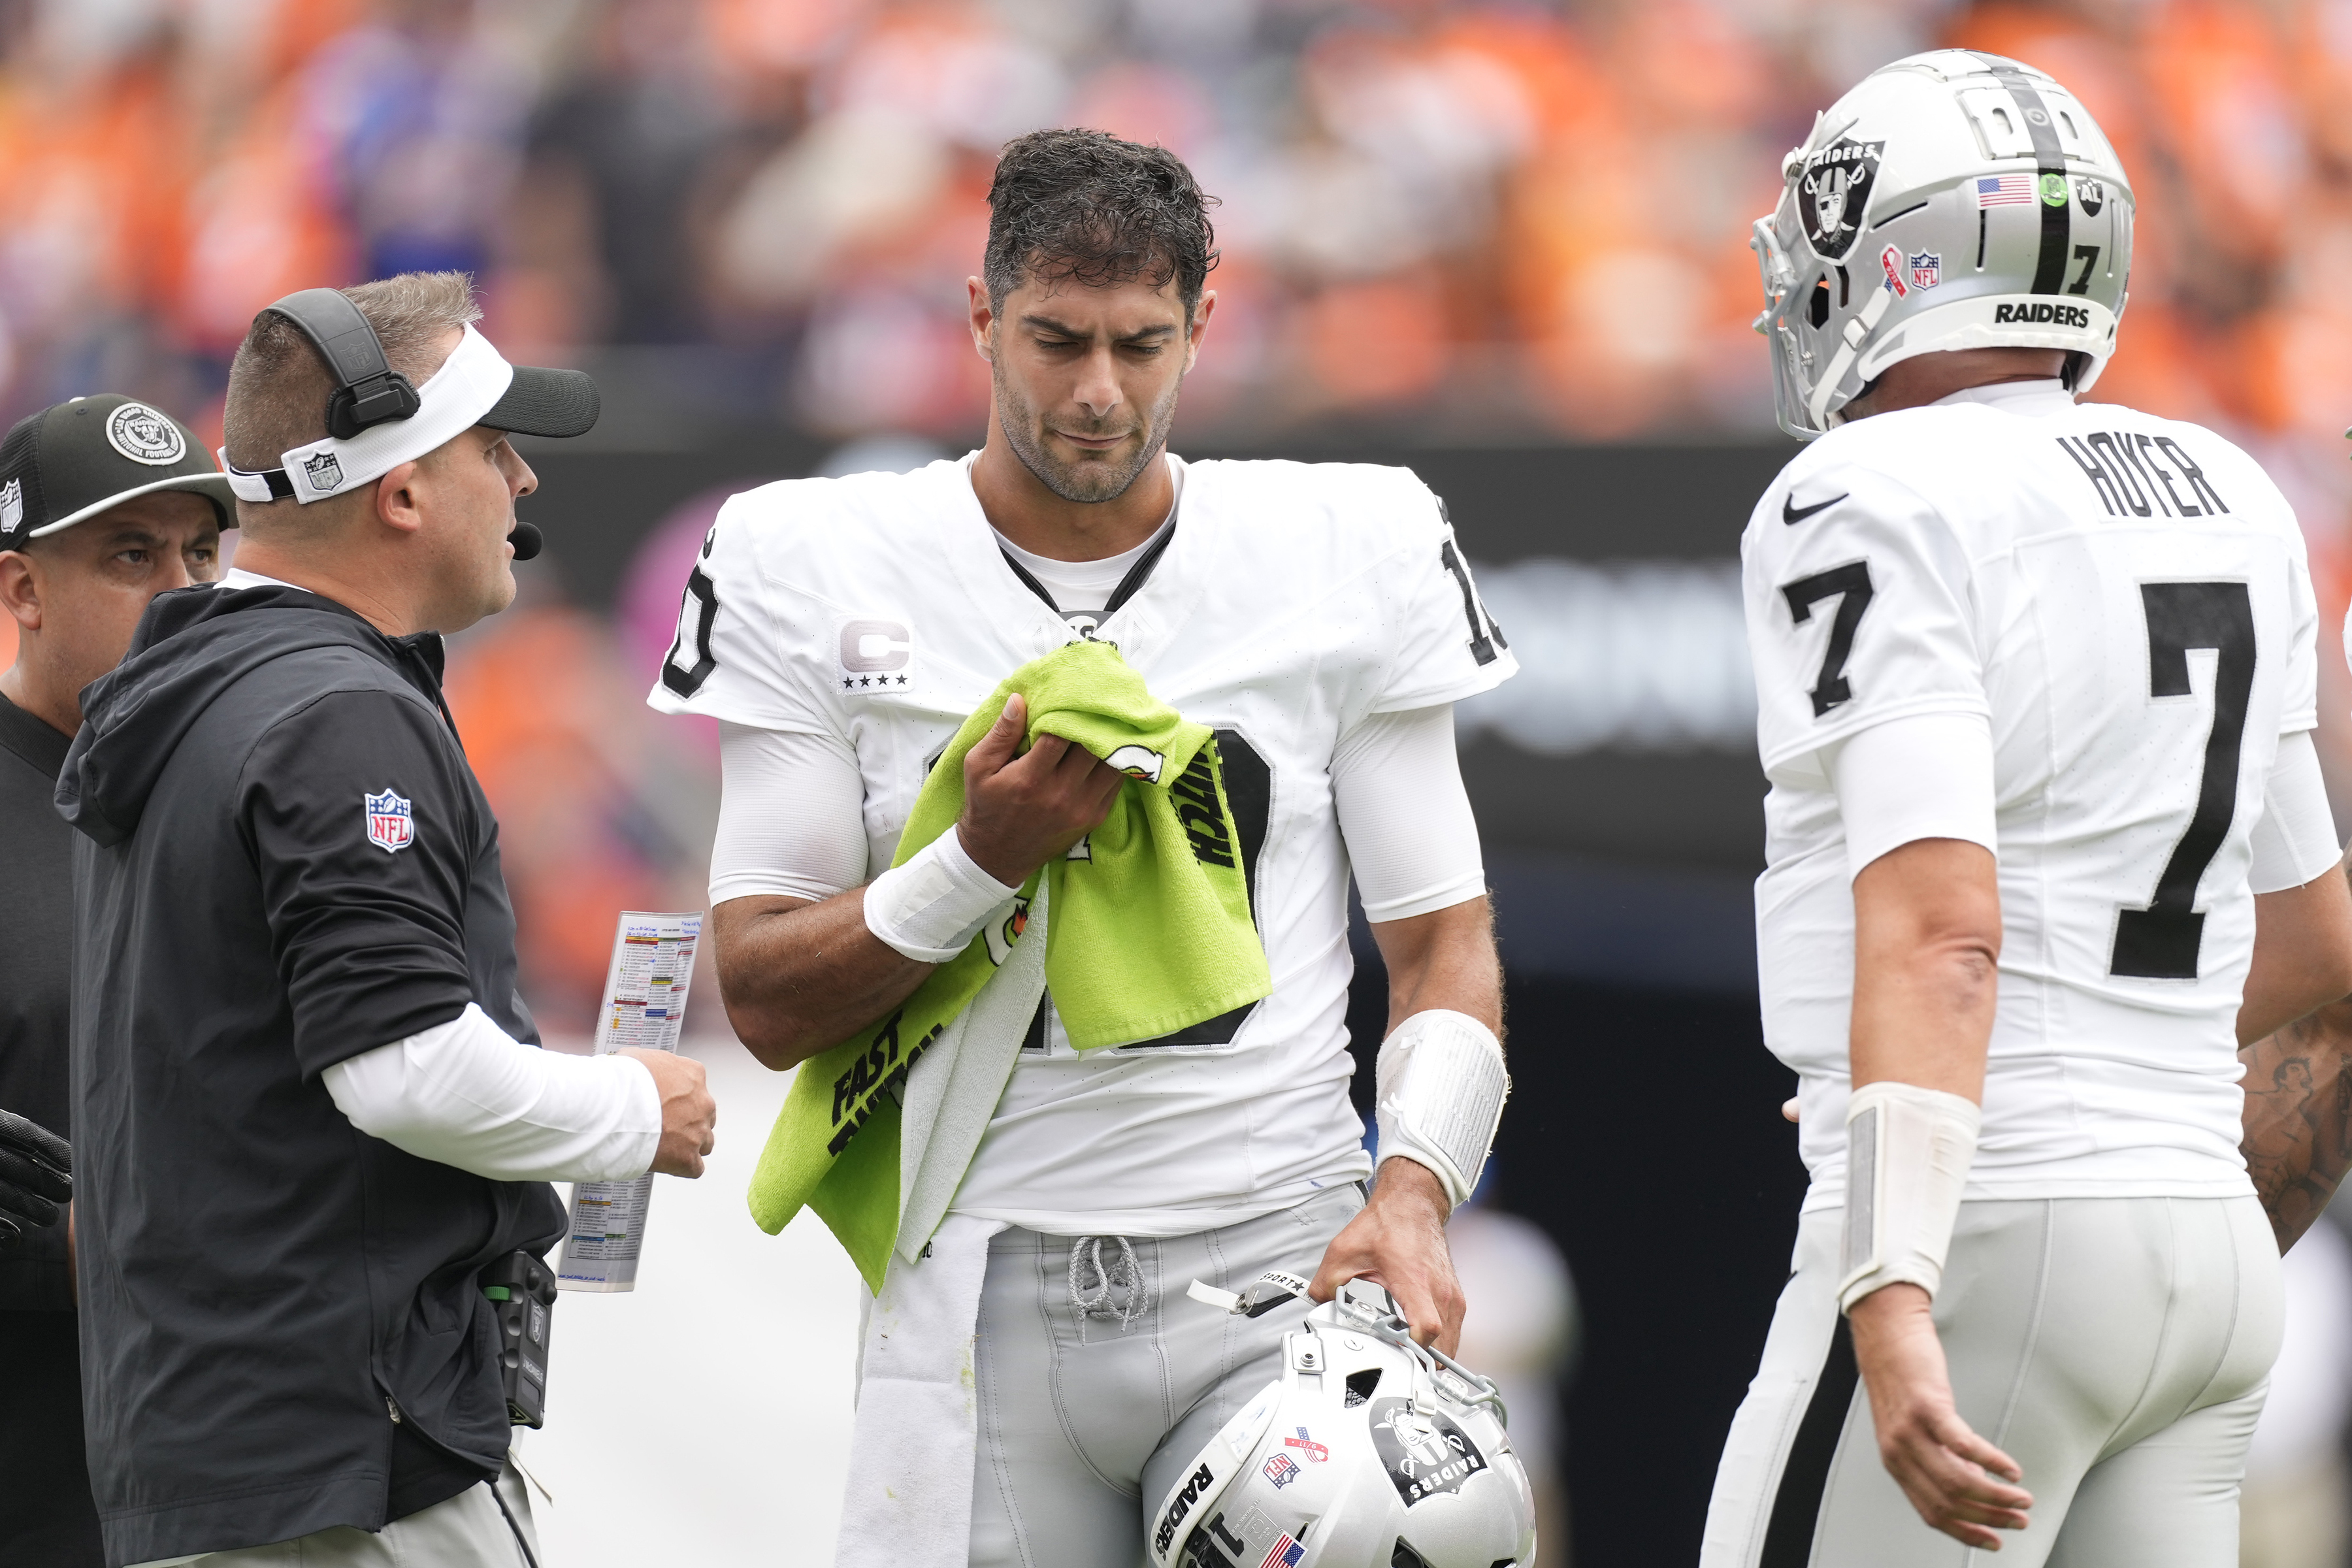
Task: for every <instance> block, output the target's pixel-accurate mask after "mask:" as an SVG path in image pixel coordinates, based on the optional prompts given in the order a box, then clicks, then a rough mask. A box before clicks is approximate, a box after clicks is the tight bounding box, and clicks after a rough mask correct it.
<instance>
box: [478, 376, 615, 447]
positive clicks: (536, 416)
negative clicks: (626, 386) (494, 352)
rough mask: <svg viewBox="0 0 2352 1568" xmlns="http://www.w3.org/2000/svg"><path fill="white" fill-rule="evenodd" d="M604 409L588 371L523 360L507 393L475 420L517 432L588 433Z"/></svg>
mask: <svg viewBox="0 0 2352 1568" xmlns="http://www.w3.org/2000/svg"><path fill="white" fill-rule="evenodd" d="M603 409H604V402H603V399H601V398H600V397H599V396H598V395H597V393H596V384H595V383H594V382H593V381H591V380H590V379H589V378H588V375H587V373H586V372H584V371H577V370H545V369H541V367H539V366H537V365H527V364H519V365H517V366H515V373H514V380H513V381H512V382H511V383H510V384H509V385H508V387H507V391H506V395H505V396H503V397H501V398H499V400H498V401H497V402H496V403H494V404H492V405H490V411H489V412H488V414H485V415H483V416H481V417H480V418H479V419H478V420H476V421H474V423H476V424H477V425H486V426H489V427H490V428H491V429H493V430H505V431H509V432H511V433H513V434H514V435H517V436H585V435H586V434H588V431H589V429H590V428H591V427H592V426H594V425H595V423H596V416H597V415H598V414H599V413H601V412H603Z"/></svg>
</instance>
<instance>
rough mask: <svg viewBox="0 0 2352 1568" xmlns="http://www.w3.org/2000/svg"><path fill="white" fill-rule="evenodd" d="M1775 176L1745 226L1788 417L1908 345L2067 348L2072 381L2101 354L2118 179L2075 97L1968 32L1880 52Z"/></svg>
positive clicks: (1816, 430) (2112, 341)
mask: <svg viewBox="0 0 2352 1568" xmlns="http://www.w3.org/2000/svg"><path fill="white" fill-rule="evenodd" d="M1780 174H1781V178H1782V182H1783V189H1782V191H1781V195H1780V205H1779V207H1778V208H1776V209H1775V210H1774V212H1773V213H1772V215H1771V216H1769V217H1763V218H1759V219H1758V220H1757V221H1756V227H1755V233H1754V237H1753V238H1752V239H1751V240H1750V241H1749V244H1750V245H1751V246H1752V247H1753V248H1754V249H1755V251H1756V258H1757V262H1758V264H1759V266H1760V267H1761V268H1762V269H1763V274H1764V294H1765V306H1764V313H1763V314H1762V315H1760V316H1759V317H1757V318H1756V330H1757V331H1759V332H1762V333H1764V334H1765V335H1766V336H1767V337H1769V338H1770V339H1771V340H1772V379H1773V401H1774V404H1775V405H1776V411H1777V413H1778V415H1779V416H1780V427H1781V428H1782V429H1783V430H1786V431H1787V432H1788V433H1789V434H1790V435H1791V436H1795V437H1800V438H1801V439H1807V440H1810V439H1811V438H1812V437H1815V436H1819V435H1821V434H1822V433H1823V432H1824V431H1826V430H1828V429H1829V428H1830V427H1831V426H1833V425H1836V424H1837V423H1838V422H1839V418H1840V411H1841V410H1843V408H1844V407H1845V405H1847V404H1848V403H1849V402H1851V401H1853V398H1855V397H1857V396H1859V395H1861V393H1862V391H1863V389H1864V387H1866V386H1867V385H1869V384H1870V383H1871V382H1873V381H1874V380H1875V379H1877V377H1878V376H1879V374H1881V373H1882V372H1884V371H1885V369H1886V367H1887V366H1889V365H1891V364H1894V363H1895V362H1897V361H1898V360H1906V359H1909V358H1910V357H1912V356H1913V355H1914V354H1924V353H1940V352H1943V351H1946V350H1951V349H1972V348H2002V347H2009V348H2043V349H2063V350H2065V351H2066V352H2067V354H2068V358H2067V361H2066V364H2067V383H2066V384H2067V385H2068V386H2069V387H2070V388H2071V389H2072V390H2074V391H2077V392H2080V391H2083V390H2084V389H2085V388H2087V387H2088V386H2089V385H2090V384H2091V383H2092V382H2093V381H2094V380H2095V379H2096V378H2097V376H2098V374H2099V371H2100V370H2101V369H2102V368H2103V367H2104V366H2105V363H2106V359H2107V356H2108V355H2109V354H2110V353H2114V352H2115V346H2116V320H2117V318H2119V317H2120V316H2121V315H2122V314H2123V309H2124V293H2125V287H2126V283H2127V282H2128V281H2129V279H2130V275H2131V241H2132V211H2133V200H2132V191H2131V184H2130V182H2129V181H2128V180H2127V179H2126V177H2125V175H2124V168H2123V164H2122V163H2121V162H2120V161H2119V160H2118V159H2117V158H2116V153H2115V149H2114V148H2113V147H2111V146H2109V145H2108V144H2107V139H2106V136H2105V133H2104V132H2101V131H2100V130H2099V127H2098V125H2097V124H2096V123H2095V121H2093V120H2092V119H2091V116H2090V114H2089V113H2088V112H2087V111H2086V110H2084V108H2083V106H2082V104H2081V103H2079V102H2078V101H2076V100H2075V99H2074V95H2073V94H2072V93H2070V92H2068V91H2067V90H2066V89H2064V88H2063V87H2061V86H2060V85H2059V84H2058V83H2057V82H2055V81H2053V80H2052V79H2050V78H2049V77H2047V76H2044V75H2043V74H2042V72H2040V71H2038V70H2035V69H2034V68H2032V67H2031V66H2023V65H2020V64H2018V63H2017V62H2016V61H2015V60H2010V59H2004V58H2001V57H2000V56H1999V55H1986V54H1977V53H1974V52H1971V51H1969V50H1966V49H1938V50H1936V51H1934V52H1933V53H1929V54H1924V55H1913V56H1911V57H1910V58H1907V59H1900V60H1897V61H1895V63H1894V64H1893V65H1890V66H1882V67H1881V68H1878V69H1877V70H1874V71H1873V72H1872V73H1871V74H1870V75H1869V76H1867V77H1865V78H1864V79H1863V81H1862V84H1861V85H1860V86H1858V87H1856V88H1855V89H1853V91H1851V92H1849V93H1847V94H1846V95H1845V96H1844V97H1843V98H1842V99H1840V100H1837V102H1836V103H1835V104H1834V105H1832V107H1831V108H1830V109H1829V110H1827V111H1826V112H1824V113H1822V115H1820V116H1819V117H1818V118H1816V119H1815V120H1814V121H1813V133H1812V135H1811V136H1810V137H1809V138H1807V139H1806V142H1805V144H1804V145H1803V146H1801V147H1798V148H1795V149H1793V150H1791V151H1790V153H1789V155H1788V156H1787V157H1786V158H1784V159H1783V160H1782V161H1781V164H1780Z"/></svg>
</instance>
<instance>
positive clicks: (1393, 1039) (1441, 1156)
mask: <svg viewBox="0 0 2352 1568" xmlns="http://www.w3.org/2000/svg"><path fill="white" fill-rule="evenodd" d="M1373 1082H1374V1084H1375V1086H1376V1088H1375V1094H1376V1096H1377V1108H1376V1110H1375V1120H1376V1121H1377V1122H1378V1124H1379V1127H1380V1134H1381V1142H1380V1153H1379V1155H1378V1156H1377V1157H1376V1160H1375V1163H1376V1164H1384V1163H1387V1162H1388V1161H1390V1160H1391V1159H1396V1158H1399V1157H1402V1158H1404V1159H1407V1160H1411V1161H1412V1162H1414V1163H1417V1164H1422V1165H1426V1166H1427V1167H1429V1169H1430V1171H1431V1172H1432V1173H1434V1174H1435V1175H1436V1177H1437V1179H1438V1181H1439V1182H1440V1183H1442V1184H1444V1188H1445V1195H1446V1196H1447V1197H1448V1198H1449V1199H1451V1200H1452V1201H1453V1203H1454V1205H1456V1206H1459V1205H1462V1204H1463V1203H1465V1202H1466V1201H1468V1199H1469V1196H1470V1194H1471V1193H1472V1192H1474V1191H1475V1190H1476V1188H1477V1185H1478V1175H1479V1173H1480V1172H1482V1171H1484V1170H1485V1169H1486V1152H1487V1151H1488V1150H1489V1149H1490V1148H1492V1147H1493V1146H1494V1142H1495V1128H1496V1123H1498V1122H1500V1121H1502V1119H1503V1100H1504V1099H1505V1097H1507V1095H1508V1094H1509V1093H1510V1092H1511V1078H1510V1074H1509V1073H1508V1072H1507V1071H1505V1070H1504V1068H1503V1043H1502V1042H1501V1041H1500V1040H1497V1039H1496V1038H1495V1033H1494V1031H1493V1030H1491V1029H1489V1028H1487V1027H1486V1025H1484V1024H1482V1023H1480V1022H1479V1021H1478V1020H1477V1019H1475V1018H1473V1017H1471V1016H1469V1015H1468V1014H1466V1013H1454V1012H1448V1011H1446V1010H1445V1009H1444V1008H1433V1009H1431V1010H1430V1011H1428V1012H1425V1013H1415V1014H1414V1015H1413V1016H1412V1017H1410V1018H1407V1019H1406V1020H1405V1021H1404V1022H1403V1023H1402V1024H1399V1025H1398V1026H1396V1029H1395V1031H1394V1032H1393V1033H1391V1035H1390V1036H1389V1037H1388V1038H1387V1039H1385V1040H1382V1041H1381V1055H1380V1065H1379V1067H1378V1068H1377V1069H1376V1071H1375V1074H1374V1078H1373Z"/></svg>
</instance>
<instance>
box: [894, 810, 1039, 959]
mask: <svg viewBox="0 0 2352 1568" xmlns="http://www.w3.org/2000/svg"><path fill="white" fill-rule="evenodd" d="M1020 891H1021V889H1018V888H1008V887H1006V886H1005V885H1004V884H1003V883H1002V882H1000V881H998V880H997V879H995V878H993V877H992V876H990V875H989V874H988V873H987V872H985V871H983V870H982V869H981V868H980V863H979V862H978V861H976V860H974V859H973V858H971V855H970V854H968V853H966V852H965V849H964V847H963V837H962V836H961V834H959V833H957V831H956V830H955V829H954V828H953V827H950V828H949V829H948V830H947V831H946V832H945V833H942V834H940V836H939V837H937V838H934V839H932V840H931V841H930V842H929V844H926V845H924V846H923V847H921V848H920V849H918V850H916V851H915V853H914V855H913V857H912V858H909V859H908V861H907V863H906V864H905V865H903V866H894V867H892V868H890V869H889V870H887V871H885V872H883V873H882V874H881V875H880V876H878V877H877V878H875V879H874V880H873V881H871V882H869V883H867V884H866V930H867V931H872V932H873V933H874V934H875V935H876V936H877V937H879V938H880V939H881V940H882V941H883V942H885V943H887V944H888V945H889V946H890V947H892V948H895V949H897V950H898V952H900V953H902V954H904V955H905V956H907V957H908V958H911V959H913V960H914V961H915V962H916V963H946V962H947V961H948V960H950V959H951V958H953V957H954V956H955V955H956V954H958V953H960V952H962V951H963V950H964V949H965V948H966V947H967V946H969V945H971V939H972V938H973V937H975V936H978V935H979V934H980V928H981V927H982V926H984V925H986V924H987V923H988V917H989V916H991V915H992V914H994V913H995V912H996V911H997V910H1001V909H1003V907H1004V906H1005V905H1006V904H1009V903H1011V902H1012V901H1013V895H1015V894H1016V893H1018V892H1020Z"/></svg>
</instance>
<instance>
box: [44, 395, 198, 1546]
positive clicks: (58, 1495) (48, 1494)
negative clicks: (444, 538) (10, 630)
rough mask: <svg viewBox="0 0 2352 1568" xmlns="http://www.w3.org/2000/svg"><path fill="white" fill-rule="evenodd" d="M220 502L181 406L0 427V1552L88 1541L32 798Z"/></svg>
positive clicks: (58, 918) (48, 781)
mask: <svg viewBox="0 0 2352 1568" xmlns="http://www.w3.org/2000/svg"><path fill="white" fill-rule="evenodd" d="M235 506H236V498H235V497H233V496H232V495H230V493H229V488H228V480H227V479H224V478H223V477H222V476H221V473H220V470H219V469H218V468H215V467H214V466H213V460H212V456H211V454H209V453H207V452H206V451H205V449H204V447H202V446H200V445H199V444H198V443H197V442H196V441H195V439H194V437H192V436H190V435H189V433H188V431H187V430H186V428H185V427H184V426H182V425H180V424H179V423H178V422H177V421H176V420H174V419H173V418H172V417H171V416H168V415H166V414H164V413H163V412H162V411H161V410H159V409H156V408H152V407H151V406H149V405H146V404H144V403H140V402H137V401H135V400H133V399H131V398H128V397H123V396H120V395H115V394H103V395H99V396H95V397H77V398H75V399H73V400H72V401H71V402H68V403H60V404H58V405H56V406H55V407H52V408H45V409H43V410H41V412H39V413H38V414H33V415H28V416H26V417H25V418H24V419H22V420H19V421H18V422H17V424H16V426H15V427H14V428H13V429H11V430H10V431H9V432H8V435H7V437H6V439H5V440H0V613H5V614H6V615H7V616H8V617H9V618H10V619H11V620H13V621H14V622H15V623H16V663H15V664H14V665H13V666H11V667H10V668H8V669H7V670H6V671H5V673H0V909H5V910H10V911H12V912H13V913H14V914H15V916H16V919H15V920H14V921H13V922H12V929H11V930H10V932H9V937H8V942H7V946H6V949H5V956H0V1107H5V1108H6V1112H7V1114H0V1355H5V1357H6V1358H7V1368H8V1372H7V1375H6V1376H5V1378H0V1564H14V1563H27V1564H32V1563H37V1564H39V1565H40V1568H98V1565H99V1563H100V1561H101V1558H100V1543H99V1530H98V1514H97V1511H96V1510H95V1509H94V1507H93V1506H92V1504H91V1502H90V1496H89V1472H88V1470H87V1469H86V1468H84V1465H83V1460H82V1422H81V1352H80V1350H79V1338H78V1331H77V1329H76V1327H75V1323H74V1294H73V1274H72V1267H73V1266H72V1262H71V1258H70V1254H69V1252H68V1247H67V1244H66V1234H67V1233H66V1226H65V1225H64V1224H63V1223H61V1222H62V1218H63V1215H62V1212H61V1207H60V1205H59V1203H58V1201H57V1200H62V1199H64V1198H65V1197H67V1196H68V1194H70V1192H71V1188H70V1186H69V1185H68V1184H67V1183H66V1182H65V1181H64V1180H62V1179H61V1178H62V1176H63V1173H64V1168H65V1167H67V1166H68V1165H69V1164H70V1163H71V1156H70V1154H69V1152H68V1150H67V1147H66V1144H65V1142H64V1140H65V1139H66V1138H67V1137H69V1136H70V1135H71V1133H72V1115H71V1111H70V1109H69V1096H68V1079H69V1077H70V1068H69V1065H68V1063H69V1058H68V1048H67V1023H66V1020H67V1016H68V996H69V995H70V994H71V988H72V982H71V968H72V958H73V923H72V921H70V920H69V919H68V917H67V911H68V910H70V909H71V908H72V907H73V839H74V832H73V829H72V828H70V827H68V826H66V825H65V823H64V822H62V821H61V820H59V819H58V814H57V812H56V810H55V809H53V807H52V806H51V805H50V801H51V797H52V796H53V795H55V794H56V793H57V787H58V769H60V768H62V767H64V766H65V761H66V747H67V746H68V744H69V743H70V742H72V740H73V736H74V731H76V730H78V729H79V728H81V689H82V688H83V687H85V686H87V685H89V683H90V682H91V681H93V680H95V679H98V678H99V677H100V676H101V675H104V674H105V673H106V672H107V671H108V670H110V669H112V668H114V666H115V665H116V663H117V662H118V661H120V660H121V658H122V651H123V649H125V648H127V647H130V646H131V630H132V628H133V627H135V626H138V624H139V616H140V613H141V612H142V611H143V610H145V609H146V607H147V605H148V601H150V600H151V599H152V598H154V596H155V595H157V594H160V593H163V592H165V591H167V590H169V589H173V588H184V587H186V586H187V585H188V584H191V583H206V582H210V581H211V580H212V579H213V578H214V577H215V576H216V575H217V574H218V573H219V569H220V536H221V530H222V529H224V528H226V527H229V526H232V525H233V524H234V523H235V522H236V513H235V511H234V510H232V509H233V508H234V507H235ZM45 1138H46V1139H47V1148H46V1149H45V1148H44V1147H43V1142H44V1139H45ZM17 1189H22V1190H17ZM44 1219H47V1223H46V1224H41V1223H38V1222H40V1221H42V1220H44ZM19 1228H23V1229H24V1234H23V1236H22V1237H21V1238H19V1239H16V1241H15V1242H14V1245H13V1246H11V1245H9V1243H10V1240H11V1237H12V1236H14V1233H15V1232H16V1230H18V1229H19Z"/></svg>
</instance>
